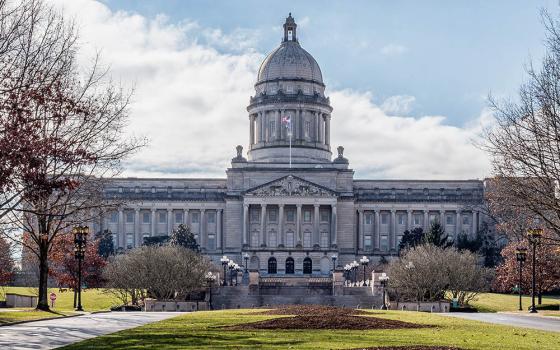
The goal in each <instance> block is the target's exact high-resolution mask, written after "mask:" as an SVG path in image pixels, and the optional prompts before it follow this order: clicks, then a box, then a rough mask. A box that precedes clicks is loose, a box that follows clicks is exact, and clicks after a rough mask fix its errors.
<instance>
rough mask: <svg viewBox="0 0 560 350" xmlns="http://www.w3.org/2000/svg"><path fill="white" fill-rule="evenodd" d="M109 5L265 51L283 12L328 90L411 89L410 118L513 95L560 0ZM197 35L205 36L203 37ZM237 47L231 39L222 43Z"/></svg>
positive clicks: (383, 92)
mask: <svg viewBox="0 0 560 350" xmlns="http://www.w3.org/2000/svg"><path fill="white" fill-rule="evenodd" d="M105 4H106V5H108V6H109V7H110V8H111V9H112V10H115V11H117V10H124V11H130V12H135V13H139V14H141V15H143V16H146V17H148V18H152V17H155V16H156V15H158V14H164V15H166V16H168V17H169V21H170V22H176V23H180V22H183V21H189V22H190V21H195V22H197V23H198V24H200V25H201V26H202V27H205V28H215V29H220V30H222V31H223V32H224V33H233V32H237V33H244V35H246V36H251V37H252V39H254V40H253V41H251V43H252V44H254V49H255V50H256V51H258V52H262V53H266V52H268V51H270V50H272V49H273V48H274V47H275V46H276V45H278V42H279V40H280V35H281V34H280V26H281V24H282V23H283V20H284V18H285V17H286V15H287V14H288V12H292V14H293V15H294V17H295V18H296V21H297V22H299V23H300V24H301V28H300V31H299V36H300V42H301V43H302V45H303V46H304V47H305V48H306V49H307V50H308V51H309V52H310V53H312V54H313V55H314V56H315V58H316V59H317V60H318V62H319V64H320V65H321V68H322V70H323V75H324V76H325V79H326V82H327V85H328V86H329V87H330V88H333V89H348V88H349V89H353V90H355V91H369V92H371V93H372V94H373V97H372V100H373V101H374V102H378V103H381V102H382V101H383V100H384V99H385V98H387V97H390V96H394V95H408V96H413V97H414V101H413V102H412V104H411V106H410V109H409V110H408V111H406V114H407V115H410V116H422V115H445V116H446V117H447V122H448V123H449V124H451V125H462V124H464V123H465V122H467V121H469V120H471V119H474V118H477V117H478V116H479V114H480V111H481V109H483V107H484V106H485V104H486V101H485V99H486V97H487V95H488V93H489V92H492V93H493V94H496V95H499V96H502V95H512V94H514V93H515V92H516V90H517V87H518V85H519V83H520V82H521V81H522V79H523V64H525V63H527V62H528V60H529V58H531V57H532V58H537V59H538V58H539V57H540V56H541V54H542V50H543V49H542V38H543V36H544V31H543V27H542V24H541V23H540V17H539V10H540V9H541V8H548V9H550V11H551V12H552V13H554V14H556V13H558V6H557V1H551V0H550V1H513V0H507V1H497V0H496V1H297V2H296V1H289V2H288V1H262V0H261V1H229V0H224V1H203V0H186V1H185V0H183V1H181V0H160V1H152V0H108V1H105ZM201 40H203V39H201ZM218 49H219V50H220V51H222V52H224V53H230V52H231V53H237V51H238V50H236V49H235V47H234V46H233V45H232V46H229V47H219V48H218Z"/></svg>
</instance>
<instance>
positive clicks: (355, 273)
mask: <svg viewBox="0 0 560 350" xmlns="http://www.w3.org/2000/svg"><path fill="white" fill-rule="evenodd" d="M358 266H360V264H358V262H357V261H356V260H354V261H352V271H353V272H354V283H357V282H358Z"/></svg>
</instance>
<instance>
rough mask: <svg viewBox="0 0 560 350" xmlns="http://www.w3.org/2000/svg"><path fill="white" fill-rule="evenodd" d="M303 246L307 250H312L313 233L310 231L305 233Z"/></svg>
mask: <svg viewBox="0 0 560 350" xmlns="http://www.w3.org/2000/svg"><path fill="white" fill-rule="evenodd" d="M303 246H304V247H305V248H311V231H309V230H306V231H305V232H304V233H303Z"/></svg>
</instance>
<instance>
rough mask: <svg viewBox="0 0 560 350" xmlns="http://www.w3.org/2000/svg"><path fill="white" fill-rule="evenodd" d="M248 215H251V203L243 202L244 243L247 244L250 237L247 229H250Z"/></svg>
mask: <svg viewBox="0 0 560 350" xmlns="http://www.w3.org/2000/svg"><path fill="white" fill-rule="evenodd" d="M248 217H249V204H243V225H242V226H243V233H242V236H243V245H244V246H246V245H248V244H249V243H248V239H247V230H248V229H249V225H248V222H247V221H248Z"/></svg>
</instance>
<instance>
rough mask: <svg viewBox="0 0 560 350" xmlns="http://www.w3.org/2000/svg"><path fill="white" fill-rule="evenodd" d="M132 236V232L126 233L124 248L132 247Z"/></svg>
mask: <svg viewBox="0 0 560 350" xmlns="http://www.w3.org/2000/svg"><path fill="white" fill-rule="evenodd" d="M133 239H134V236H133V234H132V233H127V234H126V249H132V246H133V245H134V241H133Z"/></svg>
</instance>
